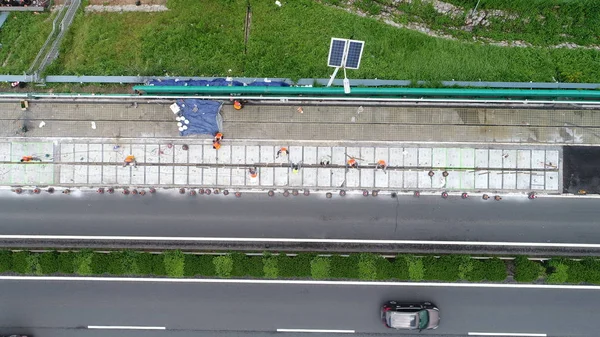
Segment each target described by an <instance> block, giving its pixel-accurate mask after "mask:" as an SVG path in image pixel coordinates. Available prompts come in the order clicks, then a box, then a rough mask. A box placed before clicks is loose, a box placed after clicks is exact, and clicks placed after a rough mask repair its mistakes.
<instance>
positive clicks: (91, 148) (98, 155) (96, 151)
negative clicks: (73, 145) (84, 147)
mask: <svg viewBox="0 0 600 337" xmlns="http://www.w3.org/2000/svg"><path fill="white" fill-rule="evenodd" d="M88 161H89V162H90V163H101V162H102V144H89V145H88Z"/></svg>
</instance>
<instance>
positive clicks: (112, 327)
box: [87, 325, 167, 330]
mask: <svg viewBox="0 0 600 337" xmlns="http://www.w3.org/2000/svg"><path fill="white" fill-rule="evenodd" d="M87 328H88V329H100V330H167V328H166V327H164V326H133V325H88V327H87Z"/></svg>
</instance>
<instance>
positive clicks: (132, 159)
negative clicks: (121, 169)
mask: <svg viewBox="0 0 600 337" xmlns="http://www.w3.org/2000/svg"><path fill="white" fill-rule="evenodd" d="M134 161H135V157H134V156H127V157H126V158H125V162H126V163H131V162H134Z"/></svg>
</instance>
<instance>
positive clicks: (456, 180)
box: [438, 170, 462, 191]
mask: <svg viewBox="0 0 600 337" xmlns="http://www.w3.org/2000/svg"><path fill="white" fill-rule="evenodd" d="M438 177H439V176H438ZM460 178H461V171H455V170H449V171H448V177H446V189H448V190H452V191H459V190H462V182H461V181H460Z"/></svg>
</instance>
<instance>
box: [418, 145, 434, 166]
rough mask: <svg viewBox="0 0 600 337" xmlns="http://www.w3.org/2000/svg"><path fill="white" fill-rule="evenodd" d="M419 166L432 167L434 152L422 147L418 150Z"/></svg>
mask: <svg viewBox="0 0 600 337" xmlns="http://www.w3.org/2000/svg"><path fill="white" fill-rule="evenodd" d="M417 153H418V154H417V156H418V166H419V167H427V168H430V167H431V159H432V150H431V149H430V148H426V147H421V148H418V149H417Z"/></svg>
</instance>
